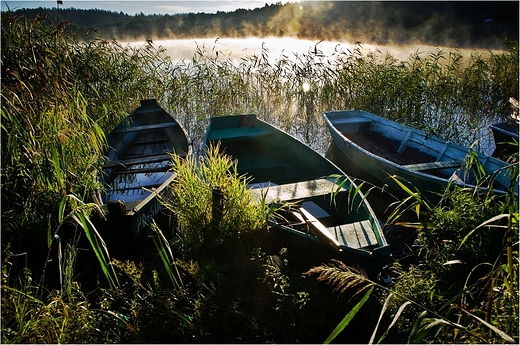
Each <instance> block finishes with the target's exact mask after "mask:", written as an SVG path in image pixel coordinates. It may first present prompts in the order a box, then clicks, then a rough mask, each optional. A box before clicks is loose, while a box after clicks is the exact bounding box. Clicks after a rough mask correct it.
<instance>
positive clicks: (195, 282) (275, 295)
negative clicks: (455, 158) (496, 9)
mask: <svg viewBox="0 0 520 345" xmlns="http://www.w3.org/2000/svg"><path fill="white" fill-rule="evenodd" d="M1 43H2V108H1V115H2V123H1V130H2V137H1V140H2V141H1V142H2V147H1V150H2V162H1V164H2V315H1V318H2V325H1V327H2V342H4V343H87V342H88V343H116V342H128V343H129V342H150V343H153V342H204V343H209V342H247V343H252V342H277V343H280V342H289V343H296V342H311V343H315V342H316V343H318V342H320V343H321V342H329V341H337V342H343V343H349V342H353V343H360V342H378V341H382V342H399V343H401V342H436V343H440V342H443V343H464V342H467V343H475V342H493V343H494V342H513V343H518V331H519V330H518V303H519V300H518V299H519V294H518V268H519V267H518V265H519V262H518V251H519V250H518V245H519V242H518V198H517V196H515V195H514V194H513V192H512V189H511V191H510V193H509V194H508V195H507V196H506V197H504V198H500V199H499V198H496V197H495V196H493V195H478V194H476V193H473V191H472V190H463V189H460V190H458V189H457V190H455V191H454V192H451V193H447V194H446V195H445V197H444V198H443V199H442V200H441V202H439V204H436V205H431V204H429V203H428V202H427V201H426V200H423V199H422V198H421V196H420V195H417V194H415V193H412V194H411V197H410V198H409V199H407V200H402V201H401V202H400V203H397V204H396V205H394V206H392V207H395V211H396V212H394V215H395V217H394V218H393V219H390V220H389V221H390V222H389V223H388V224H387V226H388V228H387V229H388V230H387V235H388V238H389V241H390V242H391V244H392V245H393V248H394V261H393V262H392V263H390V265H389V266H388V268H387V269H388V272H390V274H391V275H392V277H393V282H392V283H391V284H386V285H385V284H383V283H382V282H378V281H370V280H368V279H367V278H365V277H364V276H363V274H362V272H358V271H356V270H355V269H354V268H351V267H346V266H344V265H342V264H341V263H337V262H331V263H325V264H324V265H323V266H320V267H312V268H310V267H300V266H298V265H294V264H292V262H291V253H290V252H287V251H286V250H284V249H283V248H282V249H280V250H278V249H276V250H273V248H272V247H270V246H269V243H271V242H272V239H271V238H270V236H269V234H270V233H269V231H268V230H269V229H268V228H267V225H266V223H265V217H266V215H268V212H269V210H267V209H265V208H255V207H251V208H248V207H247V206H242V205H245V204H247V200H248V197H249V196H248V194H247V191H246V189H245V181H243V179H242V178H241V177H240V176H237V175H236V174H234V173H233V165H234V163H233V162H232V161H230V160H229V158H226V157H225V156H224V157H222V156H219V155H213V156H211V157H210V158H207V159H209V161H206V162H203V163H205V164H203V165H200V164H197V163H200V162H198V161H190V160H188V161H176V162H174V164H175V166H176V169H177V171H178V172H179V179H178V181H177V183H176V185H175V186H174V187H175V188H177V189H175V190H176V191H177V192H176V194H175V196H174V198H173V199H172V200H170V201H167V202H166V201H165V202H166V205H165V206H166V209H167V210H169V212H167V213H165V219H163V221H162V222H157V223H156V224H153V225H152V226H151V228H150V232H149V237H148V238H147V240H146V241H144V242H143V244H142V246H140V247H138V248H137V249H136V250H135V251H134V252H131V253H125V252H124V251H120V250H117V249H116V248H117V246H112V245H113V244H114V243H116V244H117V240H118V239H117V238H115V239H114V238H112V237H113V236H111V233H112V232H111V230H112V229H110V228H106V226H104V225H103V224H104V223H103V221H102V215H100V210H99V208H98V206H97V205H96V204H95V202H94V200H93V199H92V195H95V194H96V193H97V191H98V190H99V189H100V188H102V186H101V185H100V183H99V179H98V178H99V173H100V167H101V164H102V161H103V156H102V152H103V145H104V143H105V133H107V132H108V131H110V129H111V128H112V127H113V126H115V125H116V124H117V123H119V121H120V120H121V119H122V118H123V117H124V116H125V115H126V114H127V113H128V112H130V111H132V110H133V109H134V108H135V107H137V106H138V104H139V100H141V99H146V98H156V99H157V100H158V102H159V104H161V106H162V107H164V108H165V109H166V110H167V111H169V112H171V113H172V114H174V116H175V117H176V118H177V119H178V120H179V121H180V122H181V123H182V124H183V126H184V127H185V128H186V129H187V131H188V134H189V135H190V137H191V138H192V140H193V142H194V145H195V147H194V149H195V151H196V152H197V149H200V147H197V143H200V142H201V139H202V136H203V133H204V131H205V129H206V127H207V125H208V123H209V119H210V118H211V117H214V116H222V115H230V114H243V113H256V114H258V116H259V117H260V118H262V119H264V120H266V121H268V122H270V123H273V124H275V125H276V126H278V127H280V128H281V129H283V130H285V131H287V132H289V133H291V134H293V135H295V136H296V137H298V138H300V139H301V140H302V141H304V142H305V143H307V144H308V145H310V146H311V147H313V148H314V149H316V150H318V151H321V152H324V151H325V149H326V147H327V145H328V141H329V137H328V134H327V133H326V129H325V125H324V123H323V120H322V118H321V111H324V110H332V109H351V108H356V109H363V110H366V111H369V112H372V113H375V114H378V115H381V116H384V117H387V118H390V119H393V120H396V121H399V122H402V123H406V124H408V125H411V126H414V127H417V128H420V129H423V130H426V131H427V132H428V133H431V134H436V135H438V136H440V137H443V138H446V139H450V140H453V141H456V142H459V143H462V144H465V145H471V146H472V147H474V148H475V149H479V145H478V143H479V142H480V140H481V139H482V137H483V129H485V128H487V126H488V125H489V124H490V123H491V122H495V121H498V120H502V119H503V118H504V117H506V116H508V115H509V114H510V113H511V112H512V109H511V107H510V104H509V103H508V99H509V98H510V97H515V98H517V99H518V94H519V91H518V87H519V81H518V75H519V73H518V67H519V61H518V43H517V42H506V43H505V46H504V50H503V52H501V53H498V54H496V53H490V54H489V55H488V56H483V55H480V54H478V53H475V54H473V55H472V56H471V57H467V58H463V57H462V56H461V55H460V54H458V53H457V51H449V52H448V51H441V50H439V51H436V52H434V53H431V54H428V55H426V56H423V55H421V54H419V53H417V54H412V55H410V56H409V58H408V59H406V60H398V59H396V58H394V57H393V56H392V55H390V54H381V53H379V52H377V51H373V52H370V53H368V54H364V53H362V51H361V49H354V50H353V51H351V52H348V51H344V52H338V53H337V54H335V55H333V56H326V55H324V54H321V53H320V52H319V49H316V50H315V51H314V52H313V51H312V50H311V52H310V53H308V54H301V55H299V56H298V58H297V59H296V60H290V59H284V58H283V57H282V58H280V59H278V60H276V61H275V62H272V61H271V59H270V58H269V52H268V51H267V50H264V51H262V52H261V53H260V54H258V55H252V56H248V57H247V58H244V59H243V60H242V61H239V62H238V63H237V62H235V61H233V60H231V59H226V58H225V57H224V58H222V56H219V55H218V54H217V51H215V50H212V49H211V48H209V47H200V48H199V49H198V51H197V52H196V54H195V55H194V56H193V58H192V59H191V60H190V61H186V62H180V63H179V62H177V63H173V62H172V61H170V60H169V59H168V58H167V56H166V54H165V52H164V50H162V49H161V47H156V46H154V45H152V44H146V45H145V46H143V47H141V48H131V47H129V46H123V45H121V44H119V43H117V42H108V41H106V40H104V39H102V38H99V39H92V40H90V41H78V40H77V39H76V38H75V37H74V35H71V34H70V33H68V32H67V29H66V27H64V26H63V25H59V26H51V25H48V24H46V23H45V21H43V20H41V19H35V20H26V19H24V18H22V17H15V16H12V15H11V14H10V13H2V41H1ZM199 152H200V151H199ZM195 159H197V158H195ZM504 159H508V160H509V162H510V169H511V170H512V175H513V176H517V175H518V156H517V155H515V156H513V157H508V158H504ZM200 167H204V168H200ZM200 169H202V170H200ZM230 171H231V173H230ZM512 183H516V182H514V181H513V182H512ZM212 185H219V187H220V188H221V189H222V190H223V191H224V192H225V193H227V194H226V200H229V202H228V204H227V205H228V206H229V207H228V208H227V209H226V212H227V213H226V215H225V218H222V222H221V223H220V224H219V226H218V227H217V228H216V229H217V230H218V231H217V232H216V233H215V234H214V235H212V236H209V235H208V233H210V234H211V233H212V232H213V231H215V224H212V222H211V219H212V214H211V207H210V205H209V199H208V198H209V195H210V194H211V187H212ZM409 210H412V211H413V212H414V215H415V216H414V217H415V218H410V212H409ZM169 216H171V218H170V217H169ZM396 225H401V226H402V225H408V227H406V228H403V227H397V226H396ZM405 229H407V230H405ZM405 235H406V236H405ZM404 237H407V238H404ZM222 253H225V254H226V255H222Z"/></svg>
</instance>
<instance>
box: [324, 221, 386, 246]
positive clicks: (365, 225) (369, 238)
mask: <svg viewBox="0 0 520 345" xmlns="http://www.w3.org/2000/svg"><path fill="white" fill-rule="evenodd" d="M327 231H329V232H330V233H331V235H332V236H334V237H335V238H336V239H337V240H338V242H339V243H340V245H343V246H345V247H349V248H355V249H360V248H368V247H373V246H377V245H378V242H377V237H376V234H375V233H374V229H373V228H372V223H371V222H370V220H363V221H360V222H354V223H348V224H341V225H336V226H331V227H328V228H327Z"/></svg>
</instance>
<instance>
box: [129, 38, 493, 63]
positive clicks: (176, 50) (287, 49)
mask: <svg viewBox="0 0 520 345" xmlns="http://www.w3.org/2000/svg"><path fill="white" fill-rule="evenodd" d="M126 43H128V44H130V45H131V46H133V47H140V46H142V45H144V44H145V43H144V42H142V41H141V42H126ZM153 45H154V46H156V47H159V46H162V47H163V48H165V49H166V52H167V55H168V56H170V58H171V59H172V61H173V62H174V63H175V62H179V61H182V60H185V61H186V62H189V60H190V59H191V58H192V57H193V56H194V54H195V52H196V49H197V46H198V47H199V48H202V47H204V48H205V49H206V52H207V55H208V56H215V52H216V51H218V52H219V58H223V59H225V58H228V57H229V58H231V59H233V60H237V61H238V60H240V59H241V58H242V57H245V56H248V55H249V56H252V55H260V54H261V53H262V45H263V46H264V48H267V49H268V52H269V59H270V60H271V62H273V61H275V60H278V59H280V58H281V57H282V56H283V55H285V56H287V58H289V59H294V58H295V54H300V55H301V54H307V53H309V52H310V51H313V50H314V49H315V48H316V49H318V50H319V51H321V52H322V53H323V54H324V55H325V56H331V55H332V54H335V53H336V52H341V51H343V52H346V53H349V52H352V51H354V49H356V45H355V43H350V42H346V41H345V42H342V41H321V42H319V41H314V40H305V39H298V38H291V37H284V38H279V37H268V38H257V37H250V38H214V39H213V38H211V39H210V38H191V39H174V40H158V41H153ZM436 49H443V50H444V51H445V52H446V53H449V52H454V51H455V50H456V48H453V47H434V46H427V45H404V46H377V45H372V44H363V43H361V51H362V53H363V54H364V55H366V54H367V53H369V52H376V51H378V50H379V51H380V52H381V53H382V55H383V56H384V55H385V54H386V53H387V52H388V53H390V54H391V55H392V56H394V57H395V58H396V59H398V60H401V61H403V60H407V59H408V58H409V57H410V55H411V54H414V53H416V52H420V53H421V55H422V56H426V55H427V54H429V53H431V52H434V51H435V50H436ZM476 51H478V52H479V53H481V54H486V53H487V52H488V51H487V50H482V49H479V50H472V49H458V52H459V53H460V54H462V55H463V56H464V57H467V56H470V55H471V54H472V53H474V52H476ZM493 52H494V53H498V52H499V51H498V50H497V51H493Z"/></svg>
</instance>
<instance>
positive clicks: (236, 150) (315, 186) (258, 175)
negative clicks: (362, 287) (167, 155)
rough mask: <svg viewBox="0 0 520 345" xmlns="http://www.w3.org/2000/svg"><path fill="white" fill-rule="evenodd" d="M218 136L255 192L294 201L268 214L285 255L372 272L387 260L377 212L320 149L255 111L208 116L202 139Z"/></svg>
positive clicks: (274, 200) (211, 142)
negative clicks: (312, 146) (281, 242)
mask: <svg viewBox="0 0 520 345" xmlns="http://www.w3.org/2000/svg"><path fill="white" fill-rule="evenodd" d="M217 143H220V150H221V152H224V153H225V154H227V155H229V156H231V157H232V158H234V159H236V160H237V169H238V173H239V174H241V175H246V176H247V177H248V179H249V180H248V181H249V185H248V187H249V188H250V189H251V190H252V191H253V192H254V193H255V195H256V196H257V198H258V199H259V200H261V199H264V200H265V201H266V203H274V204H277V205H282V204H285V205H287V204H290V205H292V206H291V207H285V208H281V210H280V211H279V212H278V213H277V214H276V215H275V216H274V217H272V218H271V219H269V224H270V225H271V227H272V229H274V230H275V231H277V232H278V233H279V235H280V237H281V238H282V239H283V242H284V245H285V246H286V247H287V248H288V251H289V255H291V256H294V257H295V258H301V259H303V260H304V261H306V262H308V263H312V264H321V263H323V262H328V261H330V259H331V258H335V259H339V260H342V261H344V262H345V263H347V264H353V265H358V266H360V267H362V268H363V269H365V271H366V272H367V273H368V274H369V275H372V276H375V275H377V274H378V273H379V272H380V270H381V268H382V267H383V266H384V265H385V264H386V263H387V261H388V259H389V257H390V247H389V245H388V244H387V242H386V240H385V237H384V235H383V232H382V229H381V226H380V223H379V221H378V219H377V218H376V217H375V215H374V213H373V211H372V209H371V208H370V206H369V205H368V203H367V202H366V200H365V198H364V197H363V195H362V194H361V193H355V192H354V191H355V190H356V188H357V187H356V185H354V183H353V182H352V181H351V180H350V179H349V178H348V177H347V176H345V174H344V173H343V172H342V171H341V170H340V169H339V168H338V167H337V166H335V165H334V164H333V163H332V162H330V161H329V160H328V159H326V158H325V157H324V156H322V155H321V154H319V153H318V152H316V151H314V150H313V149H311V148H310V147H308V146H307V145H305V144H303V143H302V142H301V141H299V140H297V139H296V138H294V137H292V136H290V135H288V134H286V133H284V132H283V131H281V130H279V129H278V128H276V127H274V126H272V125H270V124H268V123H266V122H264V121H261V120H259V119H258V118H257V117H256V115H239V116H225V117H215V118H212V119H211V123H210V125H209V127H208V129H207V131H206V134H205V138H204V147H205V148H208V147H209V146H210V145H215V144H217Z"/></svg>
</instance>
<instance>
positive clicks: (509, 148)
mask: <svg viewBox="0 0 520 345" xmlns="http://www.w3.org/2000/svg"><path fill="white" fill-rule="evenodd" d="M490 128H491V131H492V132H493V139H494V140H495V146H496V148H495V151H493V157H496V158H501V159H507V158H509V157H510V156H511V155H513V154H518V120H515V119H513V118H511V120H509V121H504V122H500V123H495V124H493V125H491V126H490ZM514 143H516V145H515V144H514Z"/></svg>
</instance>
